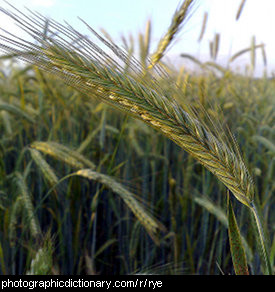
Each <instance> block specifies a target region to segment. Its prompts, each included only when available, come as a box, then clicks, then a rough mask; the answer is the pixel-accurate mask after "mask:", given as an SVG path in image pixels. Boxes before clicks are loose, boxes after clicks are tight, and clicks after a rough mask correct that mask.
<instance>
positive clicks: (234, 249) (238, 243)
mask: <svg viewBox="0 0 275 292" xmlns="http://www.w3.org/2000/svg"><path fill="white" fill-rule="evenodd" d="M227 213H228V233H229V243H230V250H231V256H232V261H233V266H234V270H235V273H236V275H249V272H248V267H247V262H246V256H245V252H244V247H243V244H242V239H241V234H240V230H239V228H238V224H237V221H236V217H235V214H234V210H233V208H232V204H231V201H230V198H229V194H228V197H227Z"/></svg>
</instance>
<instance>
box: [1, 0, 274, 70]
mask: <svg viewBox="0 0 275 292" xmlns="http://www.w3.org/2000/svg"><path fill="white" fill-rule="evenodd" d="M9 2H10V3H11V4H12V5H14V6H16V7H18V8H20V9H21V8H22V7H23V6H26V7H28V8H30V9H31V10H35V11H38V12H40V13H41V14H43V15H45V16H48V17H50V18H53V19H55V20H58V21H61V22H62V21H63V20H66V21H67V22H68V23H70V24H71V25H72V26H74V27H75V28H76V29H78V30H80V31H81V30H85V26H84V25H83V24H82V23H81V22H80V21H79V20H78V18H77V17H78V16H79V17H81V18H82V19H83V20H85V21H86V22H87V23H88V24H89V25H90V26H91V27H93V28H94V29H95V30H99V29H100V28H104V30H106V31H107V32H108V33H109V34H110V35H111V36H112V38H113V40H115V41H116V42H117V44H118V45H122V42H121V36H122V35H124V36H125V37H126V38H127V37H129V34H132V35H133V36H134V37H135V40H136V42H137V43H138V34H139V33H140V32H144V31H145V26H146V22H147V20H148V19H151V21H152V24H153V32H152V33H153V43H152V47H151V52H153V51H154V49H155V48H156V45H157V41H158V40H159V38H160V37H161V36H162V35H163V34H164V33H165V32H166V29H167V28H168V26H169V24H170V22H171V18H172V15H173V13H174V11H175V10H176V8H177V7H178V6H179V4H180V3H181V1H180V0H169V1H167V0H9ZM240 3H241V0H199V1H198V3H197V5H196V9H195V12H194V14H193V16H192V18H191V19H190V21H189V22H188V23H187V25H186V26H185V27H184V28H183V31H182V32H181V33H180V34H179V35H178V39H177V42H176V43H175V44H174V45H173V47H172V48H171V49H170V50H169V52H168V53H167V57H169V60H171V61H172V62H173V61H174V60H177V61H179V60H180V61H181V62H183V63H184V62H186V60H182V58H179V57H178V56H179V55H180V54H181V53H188V54H191V55H193V56H195V57H197V58H199V59H201V60H205V61H207V60H210V53H209V42H210V41H212V40H213V39H214V36H215V33H220V35H221V39H220V49H219V53H218V58H217V62H220V63H222V64H225V63H226V61H227V60H228V59H229V57H230V56H232V55H233V54H235V53H237V52H238V51H240V50H242V49H245V48H247V47H249V46H250V44H251V38H252V36H255V38H256V44H261V43H264V44H265V45H266V47H265V50H266V55H267V60H268V72H275V38H274V36H273V32H274V31H273V29H274V28H275V17H274V11H275V1H274V0H260V1H259V0H247V1H246V4H245V6H244V9H243V12H242V15H241V17H240V19H239V20H238V21H236V19H235V18H236V14H237V11H238V7H239V5H240ZM0 6H3V7H7V4H6V3H5V2H4V1H3V0H0ZM205 12H208V14H209V15H208V22H207V27H206V32H205V35H204V38H203V40H202V41H201V42H198V38H199V34H200V31H201V26H202V20H203V15H204V13H205ZM0 27H2V28H4V29H6V30H8V29H11V24H10V22H9V21H7V20H6V19H5V18H4V17H2V15H1V17H0ZM15 32H16V31H15ZM256 56H257V59H256V60H257V62H256V69H257V75H261V73H262V71H263V62H262V53H261V50H257V55H256ZM249 58H250V57H249V53H248V54H247V55H246V56H243V57H242V58H239V59H236V61H235V62H234V63H232V66H235V67H240V68H241V69H242V67H245V65H246V64H249V63H250V59H249ZM181 64H182V63H181Z"/></svg>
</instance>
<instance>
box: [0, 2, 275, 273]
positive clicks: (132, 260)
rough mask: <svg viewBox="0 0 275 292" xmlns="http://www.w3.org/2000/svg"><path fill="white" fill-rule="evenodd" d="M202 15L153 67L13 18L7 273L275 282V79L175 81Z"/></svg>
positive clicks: (0, 166) (145, 42) (223, 72)
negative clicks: (170, 61)
mask: <svg viewBox="0 0 275 292" xmlns="http://www.w3.org/2000/svg"><path fill="white" fill-rule="evenodd" d="M194 2H196V1H192V0H187V1H184V2H182V5H181V6H179V7H178V10H177V11H176V12H175V14H174V15H171V26H170V27H169V28H167V32H166V34H165V32H164V37H163V39H161V40H159V46H158V47H157V49H156V51H155V52H154V51H153V52H152V49H151V47H150V43H151V37H150V36H151V35H150V34H151V28H152V26H153V24H152V23H151V22H150V21H148V23H147V27H146V29H145V31H144V33H143V34H140V36H139V42H136V43H134V42H133V40H131V39H126V38H123V41H124V49H121V48H120V47H118V46H117V45H116V44H113V43H112V41H111V40H110V39H109V38H108V36H105V35H104V34H103V35H102V36H99V35H97V33H96V32H94V31H93V29H92V28H90V27H88V28H89V30H90V32H91V35H92V36H93V38H95V39H97V42H96V43H93V42H92V41H91V40H90V39H89V38H88V37H86V36H83V35H81V33H79V32H77V31H75V30H74V29H73V28H72V27H69V26H66V25H65V26H63V25H61V24H59V23H57V22H54V21H48V20H47V19H46V18H44V17H43V16H41V15H39V14H35V13H33V14H31V12H30V11H27V12H26V15H23V14H21V13H20V11H16V9H15V8H12V7H9V8H8V9H7V10H6V9H4V8H1V14H2V13H5V14H8V15H9V16H10V17H12V18H13V19H14V21H15V22H16V21H17V22H18V23H19V26H20V27H21V29H23V30H24V31H26V32H27V33H29V34H30V35H31V36H32V37H33V42H32V43H30V42H27V41H24V40H22V39H19V38H17V37H16V36H12V35H8V34H4V33H3V32H1V33H0V49H1V50H2V51H4V55H2V56H1V67H0V274H3V275H7V274H8V275H11V274H20V275H25V274H36V275H37V274H43V275H44V274H50V275H68V274H69V275H85V274H88V275H98V274H99V275H125V274H127V275H130V274H157V275H159V274H166V275H167V274H169V275H170V274H173V275H186V274H198V275H221V274H226V275H227V274H231V275H235V274H252V275H261V274H272V273H273V274H274V265H275V262H274V258H275V196H274V194H275V192H274V191H275V142H274V141H275V140H274V138H275V97H274V96H275V79H274V78H270V77H268V76H266V75H264V74H263V76H262V77H259V78H254V77H253V74H250V73H251V72H252V71H253V69H254V66H255V64H254V63H255V62H254V59H255V52H256V50H257V51H262V53H263V57H264V56H265V54H264V47H263V46H262V45H257V44H255V43H254V42H252V44H251V46H250V44H248V47H249V48H248V49H246V50H244V51H241V52H239V53H236V54H235V55H233V56H232V58H233V59H234V60H237V58H238V57H239V56H241V55H243V54H247V55H248V56H249V55H250V60H251V63H250V64H248V68H249V70H248V71H247V73H246V74H244V75H240V74H237V73H236V72H234V71H233V70H231V69H230V67H222V66H221V65H219V64H217V63H216V62H215V55H216V54H217V51H218V47H219V46H218V42H219V37H218V36H216V38H215V40H214V41H213V43H212V45H211V48H212V49H211V54H210V57H209V61H208V62H201V61H199V60H197V59H196V58H195V57H194V56H191V55H184V54H183V55H182V56H181V57H182V58H184V59H186V60H187V59H188V61H189V62H194V63H195V64H196V66H197V67H200V73H191V72H190V71H188V70H187V69H186V68H185V67H179V68H171V67H169V66H168V65H167V64H166V63H165V54H166V51H167V48H168V47H169V46H170V45H171V44H172V43H173V42H174V40H175V38H176V37H177V33H178V31H179V30H180V29H181V26H182V25H184V24H185V21H188V17H187V16H189V14H190V11H191V12H192V5H193V4H194ZM244 2H245V1H240V9H239V11H236V14H237V17H241V12H242V11H241V10H242V8H243V7H242V5H241V4H243V3H244ZM24 13H25V12H24ZM85 24H86V23H85V22H84V25H85ZM154 25H157V24H154ZM205 25H207V23H206V18H205V22H203V26H202V34H203V30H204V26H205ZM6 29H7V30H8V28H6ZM56 31H57V32H58V33H57V34H54V32H56ZM98 43H99V44H98ZM167 54H168V55H169V52H167ZM18 59H20V60H21V61H23V62H24V65H22V64H21V63H20V65H18V62H17V60H18Z"/></svg>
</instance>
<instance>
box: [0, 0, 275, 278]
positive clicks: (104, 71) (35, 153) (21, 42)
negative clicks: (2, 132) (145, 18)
mask: <svg viewBox="0 0 275 292" xmlns="http://www.w3.org/2000/svg"><path fill="white" fill-rule="evenodd" d="M195 2H196V1H192V0H190V1H189V0H188V1H184V2H183V3H182V5H181V6H180V7H179V9H178V10H177V11H176V12H175V15H174V16H173V18H172V22H171V25H170V27H169V28H168V30H167V33H166V34H165V36H164V38H162V39H161V40H160V42H159V45H158V47H157V49H156V52H155V53H154V54H152V57H151V58H149V57H148V58H147V57H146V56H147V55H148V51H149V50H148V46H149V41H148V39H149V37H150V29H149V28H150V27H149V25H150V24H148V28H147V37H146V38H145V41H143V50H144V52H145V54H144V56H145V57H144V58H143V59H144V62H143V63H142V62H139V61H138V60H137V59H136V58H135V57H133V56H132V55H130V54H129V52H127V51H125V50H123V49H121V48H120V47H118V46H117V45H116V44H115V43H113V42H112V41H110V40H108V39H107V38H104V37H103V36H101V35H99V34H98V33H97V32H96V31H95V30H94V29H93V28H91V27H90V26H89V25H88V24H87V23H86V22H85V21H84V20H81V21H82V22H83V24H84V26H86V28H88V30H89V31H90V32H91V33H92V34H93V35H94V37H95V38H96V41H92V40H91V39H90V37H87V36H86V35H84V34H82V33H81V32H79V31H77V30H75V29H74V28H73V27H72V26H70V25H69V24H65V25H63V24H61V23H59V22H57V21H55V20H52V19H47V18H45V17H44V16H42V15H40V14H39V13H36V12H32V11H29V14H24V13H22V12H21V11H19V10H17V9H16V8H15V7H13V6H11V10H9V9H4V8H1V11H2V12H3V13H4V14H6V15H8V16H9V17H10V18H11V19H13V20H14V21H15V23H16V24H17V25H18V28H20V29H22V30H23V31H24V32H26V33H27V34H28V35H29V36H30V37H32V40H30V41H29V40H25V39H23V38H21V37H19V36H16V35H13V34H11V33H9V32H8V31H5V30H2V34H1V35H0V48H1V49H2V50H3V51H4V52H6V53H8V54H9V55H10V56H13V57H16V58H18V59H20V60H23V61H25V62H27V63H30V64H33V65H35V66H37V67H39V68H40V69H42V70H44V71H46V72H48V73H50V74H52V75H54V76H55V77H58V78H60V79H62V80H63V81H64V82H65V83H67V84H68V85H70V86H71V87H73V88H75V89H76V90H77V91H80V92H82V93H84V94H85V95H86V96H88V97H89V98H97V99H99V100H101V101H103V102H105V103H107V104H109V105H111V106H113V107H115V108H118V109H119V110H121V111H123V112H125V113H127V114H129V115H131V116H132V117H134V118H136V119H138V120H141V121H143V122H145V123H146V124H148V125H149V126H151V127H152V128H154V129H156V130H157V131H159V132H160V133H162V134H163V135H164V136H166V137H168V138H169V139H170V140H172V141H173V142H174V143H176V144H177V145H178V146H180V147H181V148H182V149H183V150H185V151H186V152H187V153H188V154H189V155H191V156H192V157H193V158H194V159H196V161H198V162H199V163H200V164H201V165H203V166H204V167H205V168H206V169H207V170H209V171H210V172H211V173H213V174H214V175H215V176H216V177H217V179H218V180H219V181H221V182H222V183H223V184H224V185H225V187H226V188H227V189H228V190H229V191H230V192H231V193H232V194H233V195H234V197H235V198H236V199H237V200H238V201H239V202H240V203H241V204H243V205H245V206H247V207H248V208H249V210H250V211H251V213H252V214H253V216H254V219H255V221H256V226H257V230H258V233H259V240H260V246H261V251H262V253H263V258H264V261H265V264H266V269H267V273H269V274H272V267H271V263H270V259H269V254H268V247H267V242H266V239H265V234H264V229H263V226H262V223H261V220H260V215H259V213H258V209H257V207H256V203H255V187H254V182H253V180H252V178H251V176H250V174H249V171H248V169H247V167H246V164H245V162H244V160H243V158H242V155H241V151H240V149H239V146H238V144H237V141H236V139H235V138H234V135H233V134H232V133H231V131H230V130H229V129H226V128H225V127H224V125H222V123H223V121H220V120H218V119H215V118H214V117H213V116H211V117H210V115H209V114H208V112H207V110H206V108H205V107H204V106H203V105H202V104H200V103H199V101H197V102H196V104H192V103H191V102H190V100H189V99H188V98H187V97H186V96H185V93H184V90H183V89H182V88H183V87H180V86H178V84H177V83H176V82H175V81H173V79H172V77H171V76H170V75H169V74H168V73H167V71H166V69H165V68H164V66H163V64H162V63H161V58H162V57H163V56H164V54H165V52H166V49H167V48H168V46H169V45H170V44H171V42H172V41H173V40H174V38H175V36H176V34H177V33H178V32H179V30H180V29H181V28H182V25H183V24H184V23H185V22H186V20H187V19H188V17H189V16H190V15H191V13H192V12H193V10H192V8H193V6H194V4H195ZM239 14H240V13H239ZM45 24H46V25H45ZM200 38H202V36H201V37H200ZM146 39H147V41H146ZM218 43H219V36H218V35H217V36H216V38H215V42H214V43H213V48H212V56H213V59H216V56H217V52H218ZM185 86H187V87H188V86H189V84H188V82H187V84H186V85H185ZM0 106H1V104H0ZM3 106H4V105H3ZM6 106H7V105H6ZM26 118H28V119H30V117H29V116H27V117H26ZM29 150H30V153H31V155H32V157H33V159H34V161H35V163H37V164H38V165H39V166H40V167H41V169H42V171H44V172H45V173H46V175H45V177H46V179H47V180H48V181H49V183H50V185H51V186H53V185H55V184H57V178H56V176H55V175H54V172H53V171H52V170H51V168H50V167H49V165H47V164H46V162H45V161H44V160H43V158H42V157H41V156H40V154H39V153H40V152H42V153H44V154H47V155H51V156H52V157H55V158H57V159H59V160H63V161H64V162H65V163H67V164H69V165H71V166H72V167H73V168H76V169H77V171H76V172H75V173H73V174H72V176H82V177H85V178H88V179H92V180H96V181H99V182H100V183H101V184H103V185H104V186H105V187H107V188H109V189H111V190H112V191H113V192H114V193H118V194H119V195H120V197H121V198H122V200H124V202H125V203H126V205H127V206H128V207H129V208H130V209H131V211H132V212H133V213H134V214H135V215H136V217H137V218H138V220H139V221H140V222H141V223H142V224H143V226H144V227H145V229H146V230H147V231H148V233H149V234H150V235H151V236H152V238H153V239H156V236H155V234H156V232H157V230H162V231H164V230H165V228H164V227H163V225H162V224H161V223H159V222H158V221H157V220H154V219H153V218H151V217H150V216H149V215H146V211H145V210H144V209H143V208H142V206H141V205H140V204H139V203H138V202H137V201H136V200H135V199H134V196H133V195H132V194H131V193H130V192H128V191H127V190H125V189H124V188H123V187H122V186H121V185H120V184H118V183H116V182H114V181H112V178H111V177H110V176H107V175H102V174H100V173H98V172H96V171H95V170H94V169H95V166H94V164H93V163H92V162H90V161H87V160H86V159H85V157H83V156H82V155H81V154H79V152H73V151H69V150H68V149H66V148H64V147H63V146H61V145H59V144H57V143H54V142H34V143H32V144H31V145H30V149H29ZM18 182H19V184H20V186H22V190H23V191H22V195H23V200H26V206H27V207H26V209H27V211H28V216H29V213H30V214H31V213H33V210H32V208H33V207H32V205H31V204H30V201H29V199H28V196H27V195H26V194H27V191H26V186H25V185H24V184H23V178H22V177H18ZM27 199H28V200H27ZM171 208H172V205H171ZM172 209H173V208H172ZM172 209H171V210H172ZM29 217H30V218H29V221H30V224H31V226H32V230H33V232H39V233H40V231H39V230H38V227H37V220H36V218H33V217H31V216H29ZM228 222H229V224H228V228H229V238H230V247H231V251H232V259H233V263H234V268H235V272H236V273H237V274H247V273H248V269H247V264H246V256H245V254H244V252H243V243H242V239H241V236H240V232H239V230H238V225H237V223H236V218H235V216H234V212H233V209H232V205H231V202H230V199H229V198H228ZM156 241H157V240H156ZM40 253H42V251H40ZM37 257H38V255H37ZM35 263H36V260H34V261H33V262H32V268H33V267H34V266H35Z"/></svg>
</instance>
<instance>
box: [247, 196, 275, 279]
mask: <svg viewBox="0 0 275 292" xmlns="http://www.w3.org/2000/svg"><path fill="white" fill-rule="evenodd" d="M250 206H251V210H252V212H253V215H254V218H255V221H256V225H257V229H258V232H259V237H260V243H261V248H262V253H263V256H264V260H265V263H266V267H267V272H268V274H269V275H272V274H273V272H272V267H271V263H270V258H269V255H268V252H267V248H266V239H265V235H264V230H263V226H262V223H261V220H260V217H259V214H258V211H257V208H256V206H255V204H254V203H253V202H252V203H251V205H250Z"/></svg>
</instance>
